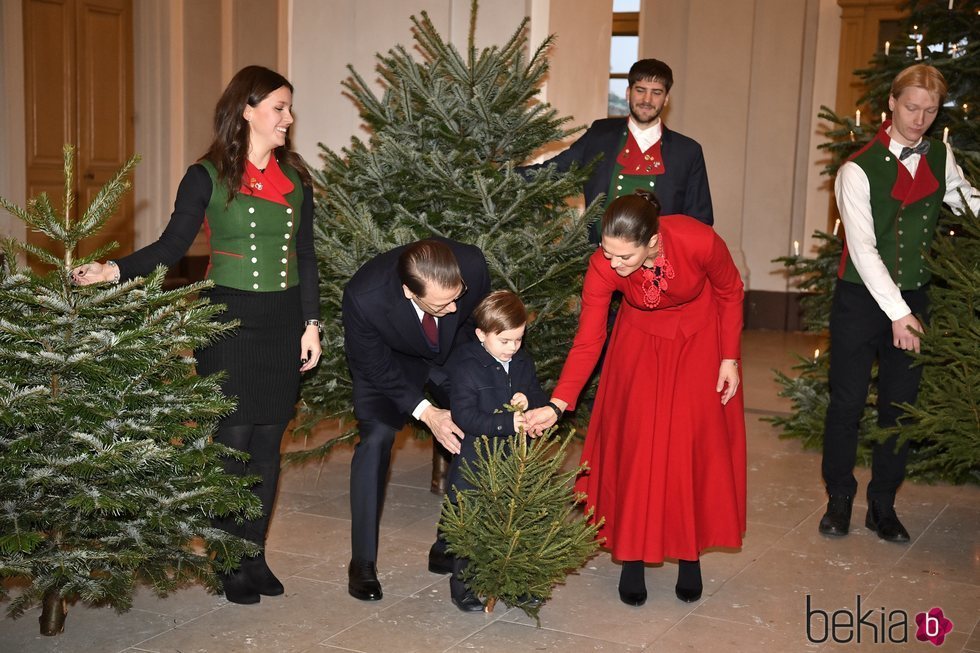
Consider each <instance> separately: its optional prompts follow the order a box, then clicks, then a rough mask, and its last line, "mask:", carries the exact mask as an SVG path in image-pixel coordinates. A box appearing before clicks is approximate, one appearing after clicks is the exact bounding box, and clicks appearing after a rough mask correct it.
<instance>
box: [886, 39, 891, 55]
mask: <svg viewBox="0 0 980 653" xmlns="http://www.w3.org/2000/svg"><path fill="white" fill-rule="evenodd" d="M891 47H892V44H891V42H890V41H885V56H886V57H887V56H888V50H890V49H891Z"/></svg>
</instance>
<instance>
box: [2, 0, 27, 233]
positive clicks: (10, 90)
mask: <svg viewBox="0 0 980 653" xmlns="http://www.w3.org/2000/svg"><path fill="white" fill-rule="evenodd" d="M21 11H22V10H21V3H20V2H19V1H18V2H12V1H9V0H4V1H3V2H0V98H4V104H3V108H2V109H0V120H2V124H0V196H3V197H5V198H7V199H8V200H10V201H11V202H13V203H14V204H16V205H18V206H24V204H25V203H26V202H25V200H26V195H27V175H26V172H25V168H24V165H25V162H26V160H27V159H26V157H27V152H26V143H25V142H24V134H25V133H26V131H27V128H26V127H25V118H24V102H23V99H22V98H23V97H24V40H23V37H22V32H23V29H22V25H23V16H22V13H21ZM0 237H14V238H17V239H19V240H23V239H24V238H26V230H25V228H24V223H22V222H21V221H20V220H17V219H16V218H14V217H13V216H11V215H9V214H8V213H7V212H6V211H4V210H3V209H0Z"/></svg>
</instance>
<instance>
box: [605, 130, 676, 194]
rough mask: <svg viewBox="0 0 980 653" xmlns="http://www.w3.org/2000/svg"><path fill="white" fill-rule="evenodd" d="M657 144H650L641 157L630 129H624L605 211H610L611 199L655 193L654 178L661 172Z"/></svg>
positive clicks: (658, 145) (662, 166)
mask: <svg viewBox="0 0 980 653" xmlns="http://www.w3.org/2000/svg"><path fill="white" fill-rule="evenodd" d="M660 143H661V141H657V142H656V143H655V144H653V145H651V146H650V147H649V149H648V150H647V153H645V154H644V153H643V152H641V151H640V146H639V145H638V144H637V143H636V139H634V138H633V135H632V134H631V133H630V131H629V127H626V128H624V132H623V137H622V138H621V139H620V141H619V155H618V156H617V157H616V161H615V162H614V163H615V164H614V166H613V174H612V177H611V178H610V179H609V190H608V191H607V192H606V203H605V208H609V205H610V204H612V202H613V200H615V199H617V198H619V197H623V196H625V195H632V194H633V191H635V190H645V191H649V192H651V193H652V192H656V185H657V176H658V175H662V174H663V173H664V163H663V157H662V156H661V154H660ZM627 162H628V163H627Z"/></svg>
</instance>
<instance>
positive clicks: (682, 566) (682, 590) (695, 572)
mask: <svg viewBox="0 0 980 653" xmlns="http://www.w3.org/2000/svg"><path fill="white" fill-rule="evenodd" d="M702 591H704V586H703V585H702V583H701V561H700V560H678V561H677V585H675V586H674V594H676V595H677V598H679V599H680V600H681V601H684V602H685V603H694V602H695V601H697V600H699V599H700V598H701V592H702Z"/></svg>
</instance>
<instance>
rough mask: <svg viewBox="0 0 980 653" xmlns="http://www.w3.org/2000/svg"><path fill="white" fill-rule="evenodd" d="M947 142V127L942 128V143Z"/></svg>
mask: <svg viewBox="0 0 980 653" xmlns="http://www.w3.org/2000/svg"><path fill="white" fill-rule="evenodd" d="M948 142H949V127H943V143H948Z"/></svg>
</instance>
